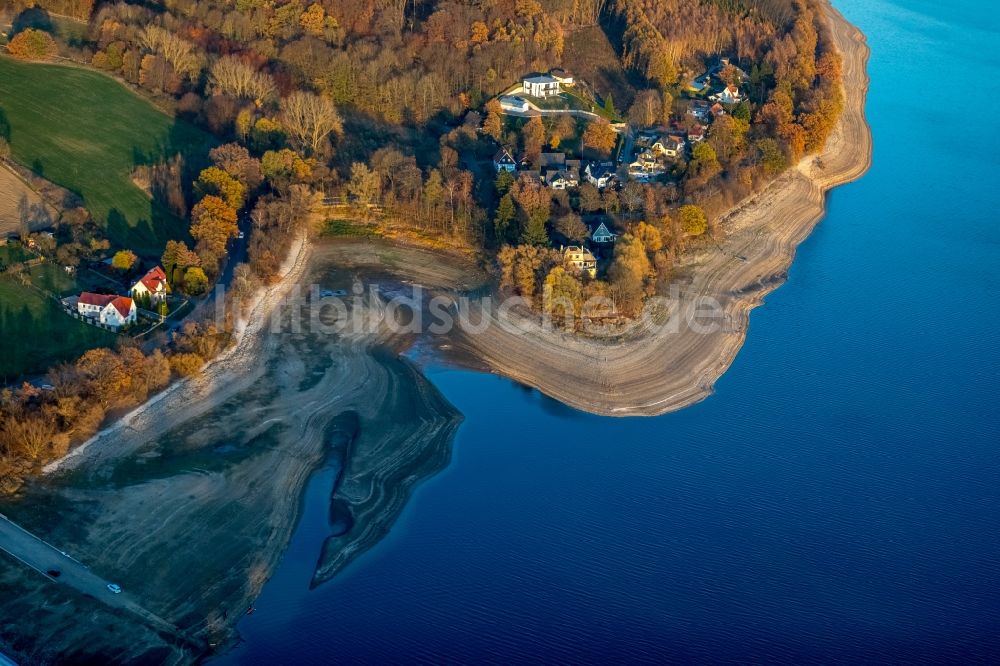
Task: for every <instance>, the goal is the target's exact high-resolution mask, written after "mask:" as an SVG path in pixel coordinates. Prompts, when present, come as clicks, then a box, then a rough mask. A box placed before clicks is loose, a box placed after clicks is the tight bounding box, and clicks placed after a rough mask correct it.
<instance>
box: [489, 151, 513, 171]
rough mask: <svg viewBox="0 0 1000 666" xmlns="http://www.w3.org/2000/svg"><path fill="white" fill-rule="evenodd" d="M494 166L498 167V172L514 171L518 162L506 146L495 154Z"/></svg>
mask: <svg viewBox="0 0 1000 666" xmlns="http://www.w3.org/2000/svg"><path fill="white" fill-rule="evenodd" d="M493 168H494V169H496V172H497V173H500V172H501V171H506V172H508V173H514V171H515V170H516V169H517V162H515V161H514V158H513V157H511V156H510V153H509V152H508V151H507V149H506V148H501V149H500V150H498V151H497V152H496V154H494V155H493Z"/></svg>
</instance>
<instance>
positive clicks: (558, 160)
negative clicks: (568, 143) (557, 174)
mask: <svg viewBox="0 0 1000 666" xmlns="http://www.w3.org/2000/svg"><path fill="white" fill-rule="evenodd" d="M565 164H566V153H542V156H541V157H540V158H539V160H538V166H540V167H541V168H543V169H544V168H546V167H554V166H565Z"/></svg>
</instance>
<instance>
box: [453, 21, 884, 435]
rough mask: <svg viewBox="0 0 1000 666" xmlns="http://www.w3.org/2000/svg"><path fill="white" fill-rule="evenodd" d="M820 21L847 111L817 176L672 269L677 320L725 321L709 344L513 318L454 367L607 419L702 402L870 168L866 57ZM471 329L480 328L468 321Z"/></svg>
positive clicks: (470, 341)
mask: <svg viewBox="0 0 1000 666" xmlns="http://www.w3.org/2000/svg"><path fill="white" fill-rule="evenodd" d="M827 11H828V15H829V19H830V23H831V27H832V30H833V37H834V41H835V43H836V45H837V48H838V49H839V51H840V53H841V55H842V56H843V66H844V70H843V81H844V88H845V107H844V112H843V114H842V116H841V119H840V122H839V124H838V126H837V128H835V130H834V132H833V133H832V134H831V136H830V138H829V140H828V141H827V144H826V146H825V148H824V150H823V152H822V154H821V155H820V156H819V159H820V161H821V163H822V165H823V166H822V167H819V166H817V164H816V158H815V157H809V158H807V159H805V160H803V161H802V163H800V164H799V165H798V167H797V168H795V169H792V170H790V171H789V172H788V173H786V174H784V175H782V176H781V177H780V178H779V179H778V180H776V181H775V182H773V183H771V184H770V185H769V186H768V187H767V188H765V189H764V190H763V191H761V192H760V193H758V194H756V195H754V196H753V197H751V198H750V199H748V200H747V201H745V202H743V203H742V204H740V205H739V206H737V207H736V208H735V209H734V210H733V211H731V212H730V213H729V214H728V215H727V217H726V218H725V219H724V221H723V222H722V225H721V227H722V229H723V233H724V236H725V237H724V239H723V240H722V241H721V243H720V245H719V247H718V248H713V249H710V250H705V251H703V252H700V253H698V255H697V256H694V257H690V258H689V259H688V260H686V263H685V265H684V266H683V267H682V269H681V275H680V280H679V282H681V283H682V286H681V291H680V303H679V305H680V308H682V310H689V309H690V308H692V307H694V304H695V303H696V302H697V301H698V300H699V299H701V298H702V297H706V296H707V297H712V298H715V299H716V300H717V301H718V302H719V304H720V305H721V306H722V310H723V312H724V315H725V316H724V319H723V320H722V325H721V327H720V328H719V330H718V331H717V332H714V333H707V334H706V333H696V332H693V331H692V330H690V329H689V328H687V327H685V326H683V325H682V326H681V328H680V330H679V331H676V332H671V331H669V330H666V329H664V327H662V326H661V327H652V326H650V327H647V328H646V329H645V330H638V331H632V332H630V333H629V334H627V335H624V336H622V337H620V338H618V339H613V340H596V339H592V338H584V337H581V336H578V335H568V334H561V333H558V332H552V331H547V330H543V329H542V328H541V327H540V325H539V324H538V322H537V321H536V320H535V318H534V317H531V316H520V317H519V316H516V315H515V316H511V317H509V318H508V320H509V321H510V320H513V321H512V323H513V325H510V323H508V324H507V325H503V324H500V323H497V325H493V326H490V327H489V329H488V330H487V331H486V332H484V333H480V334H477V335H461V334H460V335H459V336H457V340H456V347H457V348H458V349H459V350H460V351H461V352H462V357H464V358H469V357H471V358H473V359H477V360H479V361H481V362H482V363H483V364H484V365H485V366H486V367H488V368H489V369H491V370H493V371H494V372H496V373H498V374H501V375H505V376H507V377H511V378H512V379H515V380H517V381H519V382H522V383H524V384H527V385H530V386H533V387H535V388H537V389H539V390H540V391H542V392H543V393H545V394H547V395H549V396H551V397H553V398H556V399H558V400H560V401H561V402H564V403H566V404H568V405H571V406H573V407H576V408H578V409H581V410H584V411H587V412H592V413H596V414H602V415H608V416H632V415H647V416H651V415H657V414H663V413H666V412H671V411H675V410H678V409H681V408H683V407H686V406H688V405H691V404H693V403H695V402H698V401H700V400H702V399H704V398H705V397H707V396H708V395H710V394H711V392H712V387H713V385H714V384H715V382H716V380H717V379H718V378H719V377H720V376H721V375H722V374H723V373H724V372H725V371H726V370H727V369H728V368H729V366H730V364H731V363H732V362H733V359H734V358H735V357H736V354H737V352H738V351H739V349H740V347H741V346H742V345H743V341H744V340H745V338H746V335H747V327H748V323H749V314H750V310H752V309H753V308H755V307H757V306H758V305H760V304H761V303H762V302H763V299H764V297H765V296H766V295H767V294H768V293H770V292H771V291H773V290H774V289H776V288H777V287H778V286H779V285H780V284H781V283H782V282H784V279H785V275H786V271H787V270H788V267H789V266H790V265H791V263H792V259H793V258H794V256H795V250H796V248H797V247H798V245H799V243H801V242H802V241H803V240H805V238H806V237H807V236H808V235H809V233H810V232H811V231H812V229H813V228H814V227H815V225H816V223H817V222H819V220H820V219H821V218H822V217H823V214H824V212H825V208H824V205H825V195H826V192H827V191H829V190H830V189H831V188H833V187H836V186H838V185H842V184H844V183H847V182H850V181H852V180H856V179H857V178H859V177H860V176H861V175H862V174H864V173H865V171H867V169H868V167H869V165H870V163H871V151H872V140H871V132H870V129H869V127H868V124H867V123H866V122H865V115H864V102H865V95H866V93H867V90H868V75H867V73H866V71H865V65H866V63H867V60H868V54H869V49H868V46H867V44H866V42H865V37H864V35H863V34H862V33H861V32H860V31H859V30H858V29H857V28H855V27H854V26H853V25H851V24H850V23H848V22H847V21H846V20H845V19H844V17H843V16H842V15H841V14H840V13H839V12H838V11H837V10H836V9H833V8H832V7H828V10H827ZM493 314H494V317H493V319H494V321H495V322H496V318H495V312H494V313H493ZM471 318H472V321H478V313H476V312H474V313H472V314H471Z"/></svg>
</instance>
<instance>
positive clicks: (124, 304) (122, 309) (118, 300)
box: [111, 296, 132, 317]
mask: <svg viewBox="0 0 1000 666" xmlns="http://www.w3.org/2000/svg"><path fill="white" fill-rule="evenodd" d="M111 305H113V306H115V310H118V314H120V315H121V316H122V317H128V314H129V312H131V311H132V299H131V298H129V297H128V296H116V297H114V300H113V301H111Z"/></svg>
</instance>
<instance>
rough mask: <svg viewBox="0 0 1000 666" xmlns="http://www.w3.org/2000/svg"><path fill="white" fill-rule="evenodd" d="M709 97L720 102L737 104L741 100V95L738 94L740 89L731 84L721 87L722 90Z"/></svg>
mask: <svg viewBox="0 0 1000 666" xmlns="http://www.w3.org/2000/svg"><path fill="white" fill-rule="evenodd" d="M709 99H711V100H714V101H717V102H720V103H722V104H739V103H740V102H742V101H743V95H741V94H740V89H739V88H738V87H736V86H735V85H733V84H729V85H728V86H726V87H725V88H723V89H722V92H720V93H718V94H716V95H712V96H711V97H710V98H709Z"/></svg>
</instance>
